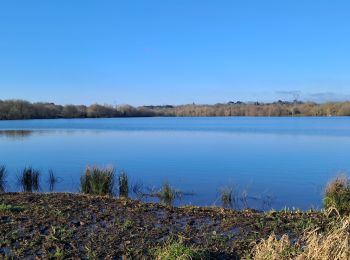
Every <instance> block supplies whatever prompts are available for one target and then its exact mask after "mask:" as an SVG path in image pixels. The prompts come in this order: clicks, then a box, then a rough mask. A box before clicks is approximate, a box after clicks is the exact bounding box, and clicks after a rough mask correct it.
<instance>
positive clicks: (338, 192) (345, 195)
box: [323, 175, 350, 215]
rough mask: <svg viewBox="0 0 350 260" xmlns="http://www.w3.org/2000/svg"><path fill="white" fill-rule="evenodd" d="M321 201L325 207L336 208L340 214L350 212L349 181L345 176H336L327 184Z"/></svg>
mask: <svg viewBox="0 0 350 260" xmlns="http://www.w3.org/2000/svg"><path fill="white" fill-rule="evenodd" d="M323 203H324V207H325V209H330V208H336V209H337V210H338V212H339V213H340V214H341V215H343V214H349V213H350V181H349V179H348V177H347V176H345V175H340V176H337V177H335V178H334V179H333V180H331V181H330V182H329V183H328V184H327V186H326V190H325V197H324V200H323Z"/></svg>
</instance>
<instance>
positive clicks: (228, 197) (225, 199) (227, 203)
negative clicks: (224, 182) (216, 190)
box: [220, 187, 235, 208]
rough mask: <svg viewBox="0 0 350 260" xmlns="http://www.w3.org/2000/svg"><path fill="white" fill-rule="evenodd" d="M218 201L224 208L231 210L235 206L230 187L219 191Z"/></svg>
mask: <svg viewBox="0 0 350 260" xmlns="http://www.w3.org/2000/svg"><path fill="white" fill-rule="evenodd" d="M220 200H221V203H222V205H223V207H225V208H233V207H234V205H235V198H234V196H233V188H232V187H224V188H221V189H220Z"/></svg>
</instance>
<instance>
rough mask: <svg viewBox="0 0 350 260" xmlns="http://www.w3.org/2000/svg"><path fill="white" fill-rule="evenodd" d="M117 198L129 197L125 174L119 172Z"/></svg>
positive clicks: (127, 180) (127, 179)
mask: <svg viewBox="0 0 350 260" xmlns="http://www.w3.org/2000/svg"><path fill="white" fill-rule="evenodd" d="M118 184H119V197H125V198H127V197H128V196H129V178H128V175H127V174H126V172H123V171H122V172H121V173H120V174H119V176H118Z"/></svg>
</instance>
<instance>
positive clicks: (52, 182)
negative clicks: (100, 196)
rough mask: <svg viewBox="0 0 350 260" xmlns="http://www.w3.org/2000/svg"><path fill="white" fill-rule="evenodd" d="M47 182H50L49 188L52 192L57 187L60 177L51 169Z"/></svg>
mask: <svg viewBox="0 0 350 260" xmlns="http://www.w3.org/2000/svg"><path fill="white" fill-rule="evenodd" d="M47 182H48V183H49V190H50V191H51V192H52V191H53V190H54V189H55V186H56V183H57V182H58V178H57V177H56V176H55V173H54V172H53V170H51V169H50V170H49V178H48V180H47Z"/></svg>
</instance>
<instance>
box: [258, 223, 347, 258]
mask: <svg viewBox="0 0 350 260" xmlns="http://www.w3.org/2000/svg"><path fill="white" fill-rule="evenodd" d="M349 223H350V222H349V217H347V218H343V219H336V220H333V221H332V222H331V224H330V226H329V228H328V229H327V230H326V231H324V232H320V229H314V230H311V231H305V233H304V235H303V237H302V239H301V241H300V242H301V243H291V241H290V240H289V238H288V235H283V236H282V237H281V238H280V239H277V238H276V236H275V235H274V234H272V235H271V236H270V237H269V238H267V239H265V240H262V241H261V242H260V243H259V244H257V245H256V246H255V248H254V250H253V256H254V257H253V259H256V260H265V259H271V260H284V259H285V260H287V259H297V260H315V259H320V260H328V259H334V260H342V259H350V233H349V228H350V225H349Z"/></svg>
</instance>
